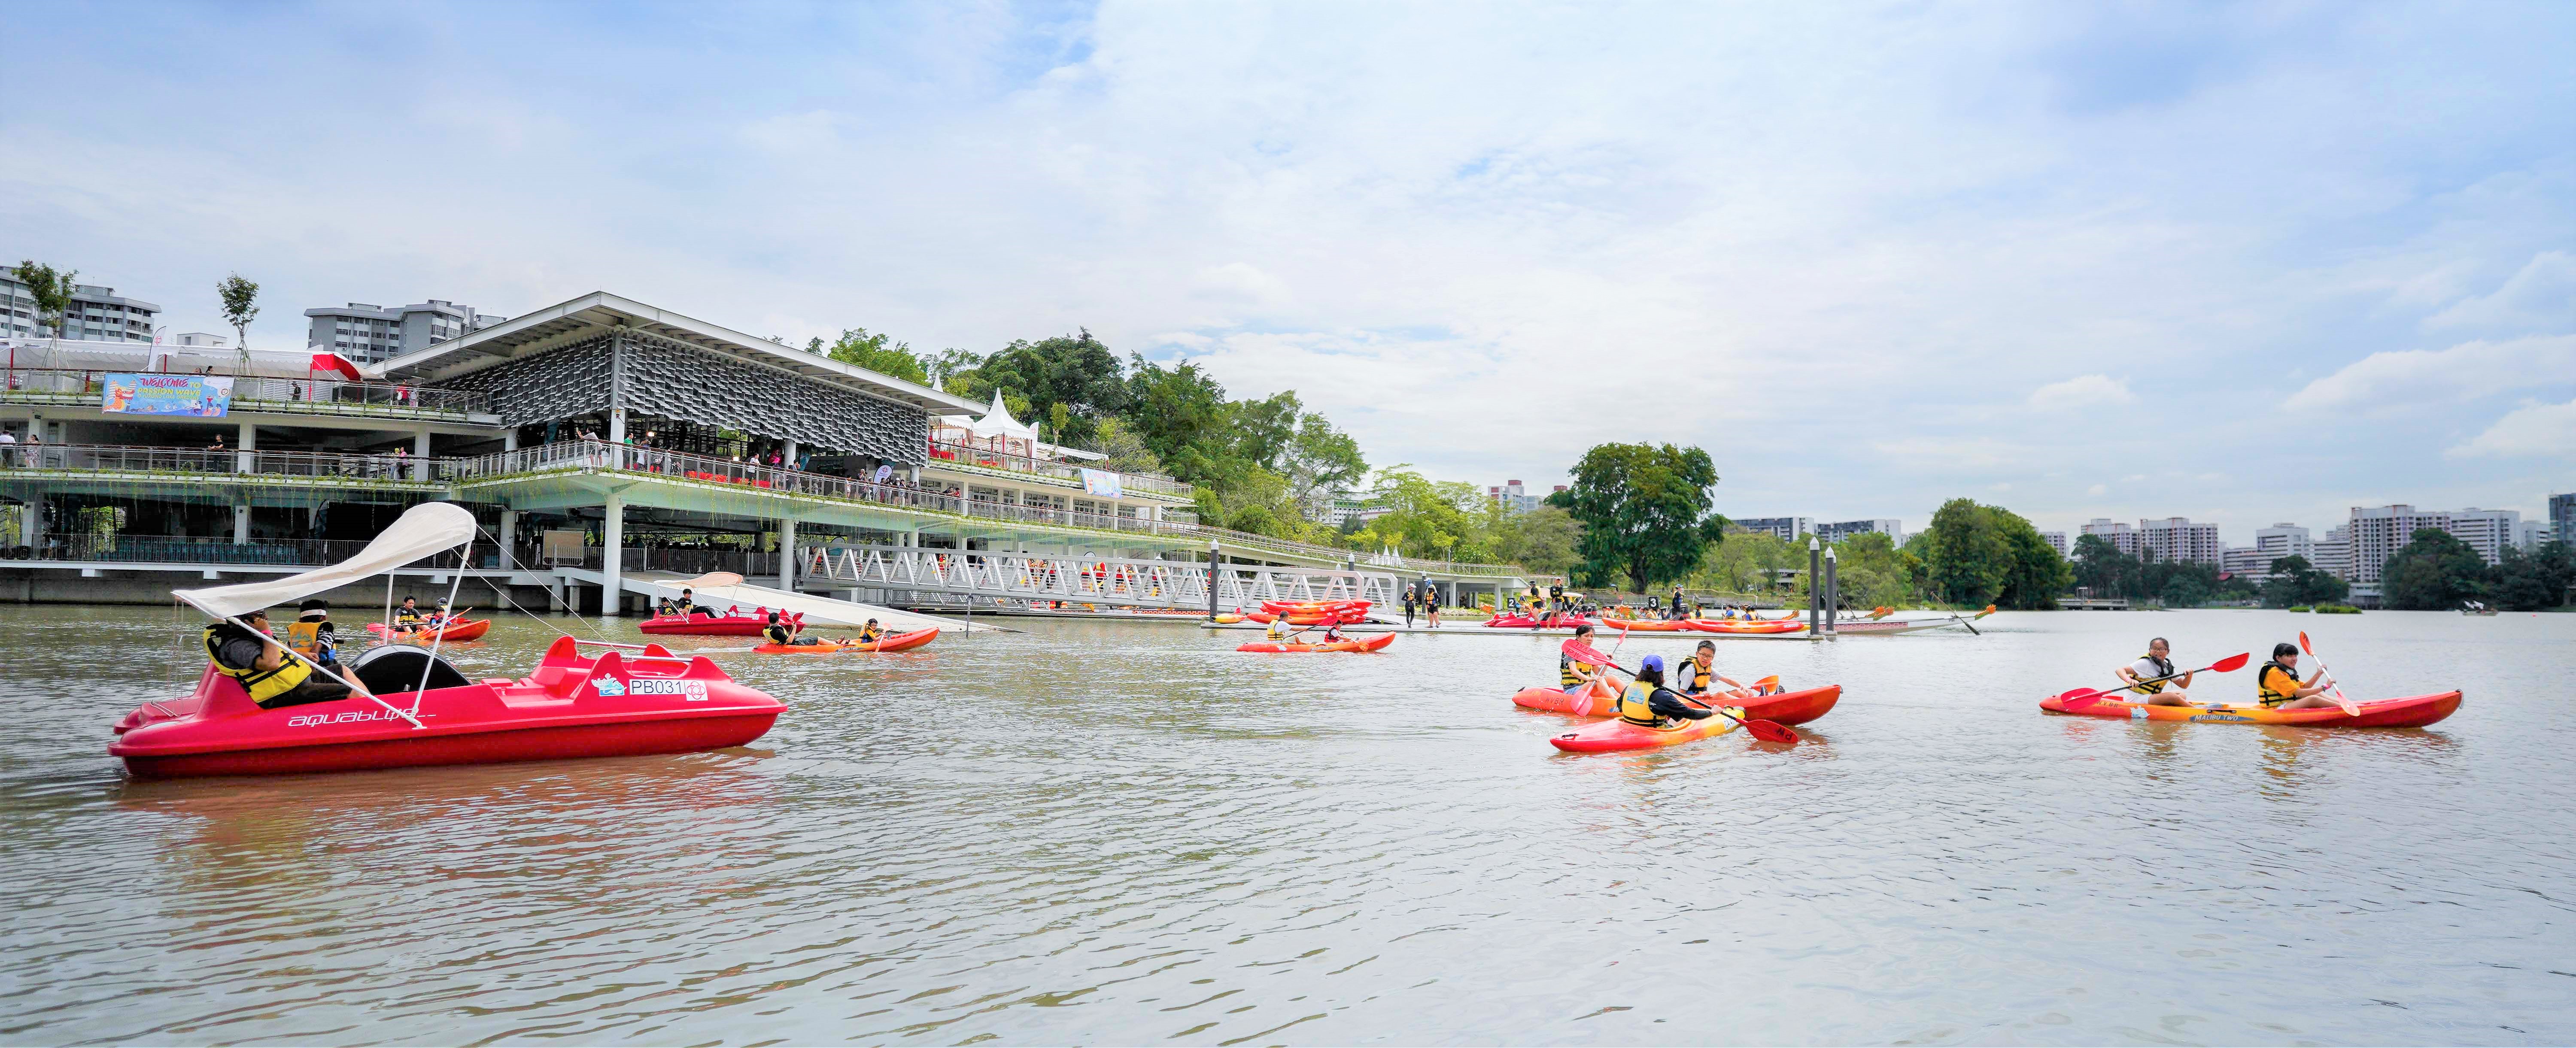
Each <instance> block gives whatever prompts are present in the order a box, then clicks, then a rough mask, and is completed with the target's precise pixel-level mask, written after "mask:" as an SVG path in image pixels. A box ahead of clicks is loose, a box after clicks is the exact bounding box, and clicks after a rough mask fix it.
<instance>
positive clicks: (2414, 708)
mask: <svg viewBox="0 0 2576 1048" xmlns="http://www.w3.org/2000/svg"><path fill="white" fill-rule="evenodd" d="M2356 705H2358V706H2360V707H2361V714H2360V715H2359V716H2355V715H2353V714H2349V713H2345V712H2344V711H2342V710H2340V709H2337V708H2335V707H2332V706H2328V707H2325V708H2323V709H2311V710H2267V709H2264V708H2262V707H2260V706H2146V705H2140V704H2138V703H2134V702H2122V701H2120V700H2117V699H2105V700H2103V701H2101V702H2097V703H2094V704H2093V705H2091V706H2087V707H2085V708H2083V709H2080V710H2073V711H2069V710H2067V709H2066V708H2065V706H2064V704H2062V703H2060V702H2059V701H2058V700H2057V698H2056V697H2055V696H2051V697H2049V698H2045V699H2041V700H2040V701H2039V708H2040V709H2042V710H2046V711H2048V712H2050V713H2069V712H2072V713H2073V714H2075V715H2077V716H2083V717H2117V718H2120V719H2123V720H2147V721H2189V722H2191V723H2193V724H2296V725H2303V726H2306V727H2311V728H2421V727H2423V726H2425V725H2427V724H2432V723H2435V722H2437V721H2440V720H2441V719H2442V718H2444V717H2448V716H2450V715H2451V714H2452V713H2454V712H2457V711H2458V710H2459V708H2460V693H2459V692H2456V691H2446V692H2442V693H2439V694H2435V695H2411V696H2408V697H2406V698H2402V699H2373V700H2371V701H2368V702H2362V703H2356Z"/></svg>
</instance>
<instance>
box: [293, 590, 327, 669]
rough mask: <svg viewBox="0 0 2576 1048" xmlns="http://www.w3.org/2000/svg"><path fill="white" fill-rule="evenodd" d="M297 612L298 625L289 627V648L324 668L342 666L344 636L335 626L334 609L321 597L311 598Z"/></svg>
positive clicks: (294, 624) (306, 599) (300, 605)
mask: <svg viewBox="0 0 2576 1048" xmlns="http://www.w3.org/2000/svg"><path fill="white" fill-rule="evenodd" d="M295 612H296V614H295V621H294V622H292V623H289V624H288V625H287V627H286V645H287V646H288V647H290V648H294V649H295V652H296V654H298V655H302V656H304V657H305V658H308V659H311V660H313V661H314V662H315V663H318V664H320V665H322V666H326V667H328V666H337V665H339V664H340V635H339V631H338V628H337V627H334V626H333V625H331V605H330V604H329V603H328V602H326V601H324V600H322V598H320V597H307V598H305V599H304V603H302V604H299V605H297V606H296V609H295Z"/></svg>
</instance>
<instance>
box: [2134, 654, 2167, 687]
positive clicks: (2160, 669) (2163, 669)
mask: <svg viewBox="0 0 2576 1048" xmlns="http://www.w3.org/2000/svg"><path fill="white" fill-rule="evenodd" d="M2138 657H2139V658H2141V659H2145V660H2146V661H2148V662H2152V663H2155V664H2156V676H2159V677H2170V676H2173V663H2172V662H2171V661H2168V660H2165V659H2159V658H2157V657H2155V656H2153V655H2140V656H2138ZM2131 672H2135V671H2131ZM2166 683H2167V682H2165V681H2157V682H2155V683H2153V684H2132V685H2129V690H2130V691H2134V692H2137V693H2138V694H2140V695H2153V694H2155V693H2157V692H2160V691H2163V690H2165V684H2166Z"/></svg>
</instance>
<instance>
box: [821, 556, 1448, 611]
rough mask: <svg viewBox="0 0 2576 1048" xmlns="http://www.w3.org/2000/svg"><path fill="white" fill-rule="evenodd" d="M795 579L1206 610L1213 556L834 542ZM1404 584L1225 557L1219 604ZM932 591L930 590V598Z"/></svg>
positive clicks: (880, 589) (1023, 600)
mask: <svg viewBox="0 0 2576 1048" xmlns="http://www.w3.org/2000/svg"><path fill="white" fill-rule="evenodd" d="M800 552H802V553H803V556H802V557H801V558H800V563H799V564H798V567H799V568H800V571H799V577H798V580H797V584H798V585H799V586H800V587H807V588H818V589H822V588H829V589H852V590H859V591H862V592H864V593H866V599H867V600H868V601H869V602H870V603H875V604H910V605H919V604H924V603H944V602H948V601H956V600H959V599H961V598H962V599H964V600H968V601H977V602H980V601H981V600H982V599H984V598H991V599H992V600H994V601H996V602H999V603H1002V604H1005V605H1016V606H1023V607H1033V606H1037V605H1041V604H1047V603H1052V602H1058V601H1061V602H1065V603H1074V604H1093V605H1110V606H1116V607H1129V608H1169V609H1176V610H1198V611H1205V610H1207V607H1208V565H1207V563H1205V562H1200V561H1185V560H1126V559H1120V558H1112V557H1098V556H1082V555H1071V554H1046V553H1000V552H987V551H983V550H953V549H931V548H923V547H911V546H837V545H836V546H829V547H821V548H816V549H813V550H811V551H800ZM1403 592H1404V583H1403V582H1402V581H1401V580H1399V579H1398V578H1397V577H1396V576H1394V575H1392V574H1388V573H1385V572H1375V571H1360V570H1341V571H1335V570H1330V569H1320V568H1307V567H1281V566H1270V565H1251V564H1225V563H1219V564H1218V565H1217V571H1216V607H1217V609H1218V610H1220V611H1244V610H1251V609H1258V608H1259V607H1261V603H1262V602H1263V601H1270V600H1365V601H1370V602H1372V603H1373V604H1374V605H1375V606H1377V607H1380V608H1392V607H1394V606H1395V605H1397V604H1398V603H1399V602H1400V601H1401V600H1402V594H1403ZM925 598H929V599H928V600H925Z"/></svg>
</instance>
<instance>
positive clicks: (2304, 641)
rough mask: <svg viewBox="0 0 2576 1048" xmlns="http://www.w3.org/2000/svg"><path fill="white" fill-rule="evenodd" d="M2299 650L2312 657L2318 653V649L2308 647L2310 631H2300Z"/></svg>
mask: <svg viewBox="0 0 2576 1048" xmlns="http://www.w3.org/2000/svg"><path fill="white" fill-rule="evenodd" d="M2299 650H2300V651H2304V652H2307V653H2308V654H2310V655H2314V654H2316V653H2317V649H2315V648H2312V647H2309V646H2308V631H2306V630H2300V631H2299Z"/></svg>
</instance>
